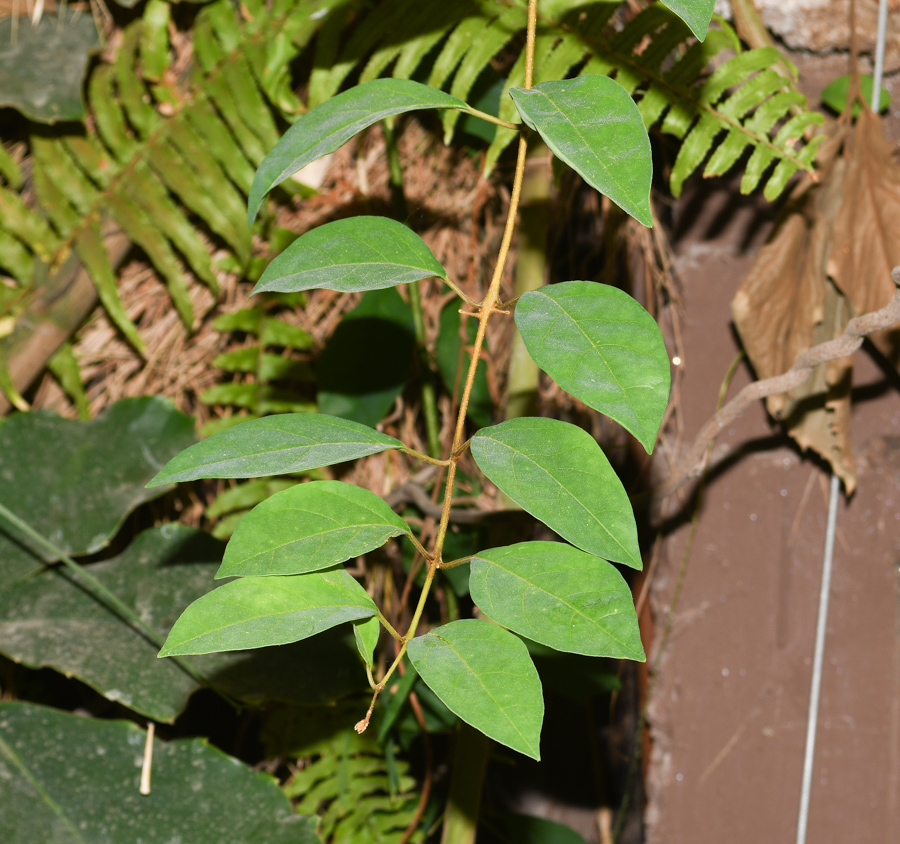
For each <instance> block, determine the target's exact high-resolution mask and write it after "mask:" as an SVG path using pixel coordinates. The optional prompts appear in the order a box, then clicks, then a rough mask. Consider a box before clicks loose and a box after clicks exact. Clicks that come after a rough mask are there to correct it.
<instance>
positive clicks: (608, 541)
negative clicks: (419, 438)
mask: <svg viewBox="0 0 900 844" xmlns="http://www.w3.org/2000/svg"><path fill="white" fill-rule="evenodd" d="M471 448H472V456H473V457H474V458H475V462H476V463H477V464H478V468H479V469H481V471H482V472H484V474H485V475H487V477H488V478H489V479H490V480H491V481H493V483H495V484H496V485H497V486H498V487H499V488H500V490H501V491H503V492H505V493H506V494H507V495H508V496H509V497H510V498H511V499H512V500H513V501H515V502H516V503H517V504H519V505H520V506H521V507H522V508H523V509H524V510H527V511H528V512H529V513H531V515H532V516H535V517H536V518H538V519H540V520H541V521H542V522H543V523H544V524H545V525H547V526H548V527H549V528H551V529H552V530H554V531H556V533H558V534H559V535H560V536H562V537H563V538H564V539H567V540H568V541H569V542H571V543H572V544H573V545H576V546H578V547H579V548H581V549H582V550H583V551H587V552H588V553H589V554H595V555H596V556H598V557H603V559H605V560H614V561H615V562H617V563H624V564H625V565H626V566H631V567H632V568H635V569H640V568H641V554H640V549H639V548H638V539H637V526H636V524H635V521H634V513H633V512H632V510H631V503H630V502H629V500H628V495H627V494H626V493H625V488H624V487H623V486H622V482H621V481H620V480H619V478H618V477H617V476H616V473H615V472H614V471H613V468H612V466H610V465H609V461H608V460H607V459H606V456H605V455H604V454H603V452H602V451H601V450H600V446H598V445H597V443H596V442H595V441H594V438H593V437H592V436H591V435H590V434H588V433H587V432H586V431H583V430H582V429H581V428H577V427H576V426H575V425H570V424H569V423H568V422H560V421H559V420H556V419H535V418H523V419H509V420H507V421H506V422H501V423H500V424H499V425H494V426H493V427H492V428H482V429H481V430H480V431H479V432H478V433H477V434H476V435H475V436H474V437H472V445H471Z"/></svg>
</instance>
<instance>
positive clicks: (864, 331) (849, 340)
mask: <svg viewBox="0 0 900 844" xmlns="http://www.w3.org/2000/svg"><path fill="white" fill-rule="evenodd" d="M891 278H892V279H893V280H894V284H896V285H897V286H898V287H900V267H894V269H893V270H892V271H891ZM898 322H900V290H897V291H896V292H895V293H894V298H893V299H891V301H890V304H888V305H886V306H885V307H883V308H882V309H881V310H878V311H873V312H872V313H869V314H864V315H862V316H858V317H854V318H853V319H851V320H850V322H848V323H847V327H846V328H845V329H844V333H843V334H842V335H841V336H840V337H836V338H835V339H834V340H828V341H827V342H825V343H819V345H818V346H813V347H812V348H810V349H807V350H806V351H805V352H801V353H800V354H799V355H798V356H797V360H796V362H795V363H794V365H793V366H792V367H791V368H790V369H789V370H788V371H787V372H784V373H782V374H781V375H775V376H774V377H772V378H765V379H764V380H762V381H754V382H753V383H752V384H748V385H747V386H746V387H744V389H743V390H741V391H740V392H739V393H738V394H737V395H736V396H735V397H734V398H733V399H732V400H731V401H730V402H728V404H726V405H725V407H723V408H722V409H721V410H720V411H719V412H718V413H716V415H715V416H713V417H712V418H711V419H710V420H709V421H708V422H707V423H706V424H705V425H704V426H703V427H702V428H701V429H700V432H699V433H698V434H697V436H696V437H695V439H694V442H693V443H692V445H691V447H690V448H689V449H688V450H687V453H686V454H685V457H684V458H683V459H682V460H681V461H680V462H679V464H678V465H677V466H676V468H675V469H674V470H673V471H672V473H671V474H670V476H669V480H667V481H665V482H664V483H663V484H662V485H661V486H660V487H658V488H657V489H655V490H653V495H654V496H667V495H671V494H672V493H673V492H675V491H676V490H677V489H678V488H679V487H681V486H682V484H684V483H685V482H686V481H688V480H690V479H691V478H694V477H696V476H697V475H698V474H699V473H700V471H701V470H702V468H703V463H704V462H705V454H706V447H707V445H708V444H709V443H710V442H711V440H712V439H713V437H715V436H716V434H718V433H719V431H721V430H722V428H724V427H726V426H727V425H729V424H731V422H733V421H734V420H735V419H736V418H737V417H738V416H739V415H740V414H741V413H742V412H743V411H744V410H745V409H746V408H747V407H748V406H749V405H751V404H753V403H754V402H756V401H759V400H760V399H764V398H767V397H768V396H775V395H778V394H779V393H788V392H790V391H791V390H793V389H794V388H795V387H799V386H800V385H801V384H802V383H803V382H804V381H806V379H807V378H809V376H810V375H811V374H812V371H813V369H815V367H817V366H819V365H820V364H823V363H828V362H829V361H832V360H840V359H841V358H845V357H849V356H850V355H852V354H853V353H854V352H855V351H856V350H857V349H858V348H859V347H860V346H861V345H862V343H863V339H864V338H865V337H866V336H867V335H869V334H874V333H875V332H876V331H884V330H885V329H888V328H891V327H892V326H894V325H896V324H897V323H898Z"/></svg>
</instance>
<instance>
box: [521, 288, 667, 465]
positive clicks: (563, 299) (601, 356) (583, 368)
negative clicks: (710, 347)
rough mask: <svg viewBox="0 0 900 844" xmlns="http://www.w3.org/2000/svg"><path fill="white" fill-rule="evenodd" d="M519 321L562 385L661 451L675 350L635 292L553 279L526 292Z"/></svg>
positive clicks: (538, 357)
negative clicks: (659, 440) (671, 356)
mask: <svg viewBox="0 0 900 844" xmlns="http://www.w3.org/2000/svg"><path fill="white" fill-rule="evenodd" d="M516 326H517V327H518V329H519V332H520V333H521V335H522V339H523V340H524V341H525V346H526V348H527V349H528V353H529V354H530V355H531V357H532V358H534V361H535V363H537V365H538V366H540V367H541V369H543V370H544V371H545V372H546V373H547V374H548V375H550V376H551V377H552V378H553V380H554V381H556V383H557V384H559V386H560V387H562V388H563V389H564V390H568V391H569V392H570V393H571V394H572V395H573V396H575V398H577V399H581V401H583V402H584V403H585V404H586V405H588V406H589V407H592V408H594V410H599V411H600V412H601V413H605V414H606V415H607V416H610V417H611V418H613V419H615V420H616V422H618V423H619V424H620V425H622V427H623V428H625V429H626V430H628V431H630V432H631V433H632V434H634V436H635V437H637V439H638V440H639V441H640V443H641V444H642V445H643V446H644V448H645V449H646V450H647V451H648V452H651V451H653V446H654V444H655V443H656V435H657V432H658V431H659V426H660V425H661V424H662V419H663V415H664V414H665V412H666V404H667V402H668V400H669V384H670V375H669V356H668V353H667V352H666V345H665V343H664V342H663V338H662V334H661V333H660V330H659V327H658V326H657V324H656V322H655V321H654V319H653V317H651V316H650V314H648V313H647V312H646V311H645V310H644V309H643V308H642V307H641V306H640V305H639V304H638V303H637V302H636V301H635V300H634V299H633V298H632V297H631V296H629V295H628V294H627V293H625V292H624V291H622V290H618V289H617V288H615V287H609V286H608V285H605V284H596V283H594V282H592V281H564V282H563V283H562V284H552V285H550V286H549V287H544V288H542V289H541V290H533V291H531V292H529V293H526V294H525V295H524V296H522V298H521V299H520V300H519V302H518V304H517V305H516Z"/></svg>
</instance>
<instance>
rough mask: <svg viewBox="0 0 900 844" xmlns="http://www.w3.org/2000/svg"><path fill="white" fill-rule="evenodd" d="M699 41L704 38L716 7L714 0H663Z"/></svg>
mask: <svg viewBox="0 0 900 844" xmlns="http://www.w3.org/2000/svg"><path fill="white" fill-rule="evenodd" d="M663 3H664V5H666V6H668V7H669V8H670V9H671V10H672V11H673V12H675V14H676V15H678V17H680V18H681V19H682V20H683V21H684V22H685V23H686V24H687V25H688V26H689V27H690V29H691V32H693V33H694V35H696V36H697V38H699V39H700V40H701V41H703V40H704V39H705V38H706V30H707V29H708V28H709V21H710V19H711V18H712V14H713V10H714V9H715V7H716V0H663Z"/></svg>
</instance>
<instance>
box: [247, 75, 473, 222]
mask: <svg viewBox="0 0 900 844" xmlns="http://www.w3.org/2000/svg"><path fill="white" fill-rule="evenodd" d="M429 108H458V109H464V108H466V104H465V103H464V102H462V100H458V99H456V97H451V96H450V95H449V94H445V93H444V92H443V91H438V90H437V89H436V88H429V87H428V86H427V85H423V84H422V83H420V82H412V81H411V80H409V79H375V80H373V81H371V82H365V83H363V84H362V85H357V86H356V87H355V88H351V89H350V90H349V91H344V93H342V94H338V95H337V96H336V97H333V98H332V99H330V100H328V101H327V102H324V103H322V104H321V105H319V106H316V108H314V109H313V110H312V111H308V112H307V113H306V114H304V115H303V116H302V117H301V118H300V119H299V120H298V121H297V122H296V123H294V125H293V126H291V128H290V129H288V130H287V132H286V133H285V134H284V137H283V138H282V139H281V140H280V141H279V142H278V144H277V145H276V146H275V149H273V150H272V151H271V152H270V153H269V154H268V155H267V156H266V157H265V160H264V161H263V163H262V164H260V165H259V169H258V170H257V171H256V175H255V176H254V178H253V187H252V188H251V189H250V197H249V199H248V202H247V205H248V208H249V222H250V224H251V225H252V223H253V221H254V220H255V219H256V214H257V212H258V211H259V206H260V205H261V204H262V201H263V197H264V196H265V195H266V194H267V193H268V192H269V191H270V190H272V188H274V187H275V186H276V185H279V184H281V183H282V182H283V181H284V180H285V179H288V178H290V177H291V176H293V175H294V173H296V172H297V171H298V170H301V169H302V168H303V167H305V166H306V165H307V164H310V163H312V162H313V161H315V160H316V159H318V158H321V157H322V156H323V155H328V153H330V152H334V151H335V150H336V149H338V148H339V147H341V146H343V145H344V144H345V143H346V142H347V141H349V140H350V138H352V137H353V136H354V135H356V134H357V133H358V132H361V131H362V130H363V129H365V128H366V127H368V126H371V125H373V124H374V123H377V122H378V121H379V120H384V118H386V117H392V116H393V115H396V114H404V113H406V112H408V111H418V110H420V109H429Z"/></svg>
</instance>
